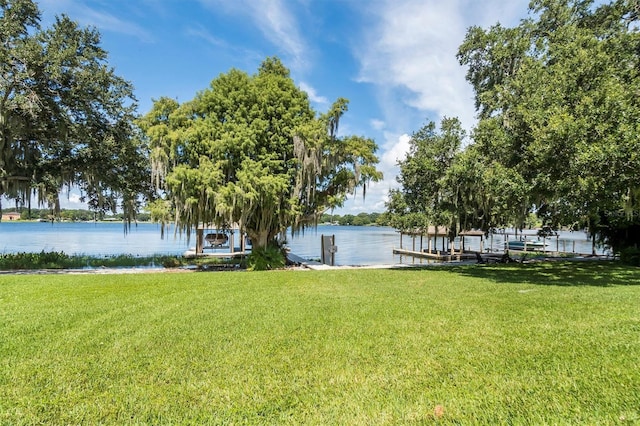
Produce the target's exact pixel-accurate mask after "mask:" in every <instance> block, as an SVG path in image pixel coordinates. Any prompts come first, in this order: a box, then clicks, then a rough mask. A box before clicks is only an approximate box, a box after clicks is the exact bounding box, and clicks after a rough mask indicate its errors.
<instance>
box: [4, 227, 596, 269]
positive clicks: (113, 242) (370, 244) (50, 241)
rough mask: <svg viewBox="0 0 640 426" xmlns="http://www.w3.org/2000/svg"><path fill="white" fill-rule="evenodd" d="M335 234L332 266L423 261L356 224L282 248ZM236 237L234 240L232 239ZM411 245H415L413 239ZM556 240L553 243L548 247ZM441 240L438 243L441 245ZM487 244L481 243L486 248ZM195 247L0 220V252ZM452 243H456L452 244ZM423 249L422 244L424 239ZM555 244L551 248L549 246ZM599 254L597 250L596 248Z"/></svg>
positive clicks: (303, 252) (170, 235)
mask: <svg viewBox="0 0 640 426" xmlns="http://www.w3.org/2000/svg"><path fill="white" fill-rule="evenodd" d="M322 235H334V236H335V243H336V246H337V247H338V251H337V253H336V255H335V262H336V264H337V265H374V264H398V263H420V262H422V263H426V262H427V261H426V260H424V259H422V260H421V259H414V258H413V257H411V256H399V255H394V254H393V249H394V248H399V247H400V235H399V233H398V232H397V231H396V230H395V229H393V228H388V227H369V226H366V227H358V226H330V225H320V226H318V228H317V229H316V230H314V229H308V230H306V231H305V232H304V234H298V235H296V236H295V237H291V236H290V235H288V236H287V246H288V247H289V248H290V250H291V252H292V253H294V254H296V255H298V256H300V257H302V258H306V259H320V256H321V236H322ZM236 241H238V240H237V239H236ZM559 241H560V249H561V250H562V248H563V244H564V247H565V248H566V250H567V251H572V250H573V249H574V248H575V251H576V252H578V253H584V254H588V253H591V242H589V241H587V238H586V235H585V234H584V233H582V232H580V233H569V232H565V233H561V235H560V240H559ZM413 244H414V240H413V239H412V238H411V237H408V236H404V238H403V248H405V249H412V248H413V247H414V245H413ZM415 244H416V245H415V247H416V249H419V241H418V238H416V240H415ZM500 244H503V240H501V237H500V236H495V237H494V246H495V247H500ZM555 244H556V242H555V239H553V241H552V247H554V246H555ZM441 245H442V243H441V240H439V242H438V247H439V246H441ZM487 245H488V243H487V242H486V241H485V247H487ZM194 246H195V233H194V234H192V238H191V241H190V242H187V240H186V237H185V236H180V235H178V236H174V232H173V230H172V229H170V230H169V231H168V232H167V233H166V234H165V236H164V239H163V238H161V233H160V226H159V225H157V224H150V223H141V224H138V225H137V226H136V225H132V227H131V229H130V230H129V232H128V233H126V234H125V233H124V227H123V225H122V223H120V222H117V223H104V222H100V223H93V222H91V223H88V222H87V223H72V222H62V223H49V222H0V253H17V252H32V253H36V252H41V251H46V252H48V251H62V252H64V253H67V254H80V255H91V256H103V255H104V256H108V255H114V254H131V255H136V256H151V255H154V254H175V255H180V254H182V253H184V252H185V251H186V250H188V249H189V248H192V247H194ZM465 246H466V247H467V248H469V249H471V250H479V239H478V238H468V239H467V240H466V243H465ZM456 247H457V244H456ZM423 248H427V243H426V241H423ZM554 248H555V247H554ZM598 253H602V250H598Z"/></svg>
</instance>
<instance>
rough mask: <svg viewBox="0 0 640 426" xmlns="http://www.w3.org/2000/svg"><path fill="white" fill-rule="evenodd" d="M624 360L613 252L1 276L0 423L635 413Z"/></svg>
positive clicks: (633, 342)
mask: <svg viewBox="0 0 640 426" xmlns="http://www.w3.org/2000/svg"><path fill="white" fill-rule="evenodd" d="M639 360H640V269H638V268H629V267H623V266H620V265H618V264H616V263H613V262H609V263H587V262H585V263H546V264H544V263H543V264H532V265H495V266H494V265H484V266H470V267H459V268H432V269H423V270H418V269H401V270H332V271H320V272H311V271H305V272H302V271H275V272H260V273H254V272H243V273H237V272H215V273H176V274H172V273H164V274H163V273H157V274H136V275H129V274H123V275H102V274H100V275H81V276H78V275H0V424H10V425H20V424H99V423H103V424H203V423H208V424H322V425H325V424H432V423H434V422H438V423H441V424H465V425H466V424H605V425H606V424H621V423H628V424H637V423H640V369H639V368H638V363H639ZM436 406H442V407H443V408H444V414H443V415H442V417H437V416H436V414H435V411H434V410H435V407H436Z"/></svg>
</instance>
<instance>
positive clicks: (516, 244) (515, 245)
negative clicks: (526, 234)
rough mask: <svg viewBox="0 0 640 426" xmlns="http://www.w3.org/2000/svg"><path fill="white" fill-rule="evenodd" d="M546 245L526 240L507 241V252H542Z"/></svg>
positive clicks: (542, 242) (538, 241)
mask: <svg viewBox="0 0 640 426" xmlns="http://www.w3.org/2000/svg"><path fill="white" fill-rule="evenodd" d="M546 246H547V244H546V243H545V242H544V241H540V240H533V239H530V238H526V239H523V240H512V241H507V248H508V249H509V250H544V249H545V247H546Z"/></svg>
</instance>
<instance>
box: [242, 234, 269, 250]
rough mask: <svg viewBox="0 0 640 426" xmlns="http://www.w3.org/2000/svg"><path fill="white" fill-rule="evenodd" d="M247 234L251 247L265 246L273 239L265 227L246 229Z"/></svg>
mask: <svg viewBox="0 0 640 426" xmlns="http://www.w3.org/2000/svg"><path fill="white" fill-rule="evenodd" d="M247 235H248V236H249V238H251V247H252V249H254V250H255V249H257V248H266V247H267V246H268V245H269V243H270V242H271V240H272V239H273V237H272V235H271V232H269V230H266V229H262V230H256V229H247Z"/></svg>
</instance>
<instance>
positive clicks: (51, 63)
mask: <svg viewBox="0 0 640 426" xmlns="http://www.w3.org/2000/svg"><path fill="white" fill-rule="evenodd" d="M39 22H40V13H39V11H38V8H37V5H36V3H35V2H33V1H32V0H0V200H1V199H2V198H8V199H11V200H15V202H16V203H17V204H19V205H24V204H30V202H31V199H32V196H34V195H35V196H36V197H37V200H38V202H39V203H40V204H46V205H49V206H51V207H53V208H55V209H56V210H57V209H59V198H60V195H61V193H62V191H63V189H64V188H67V189H68V188H71V187H74V188H78V189H79V190H80V191H81V194H82V199H83V200H84V201H86V202H87V203H88V205H89V206H90V207H91V208H92V209H95V210H115V209H116V208H118V207H120V208H122V210H123V211H124V214H125V217H126V218H127V219H129V220H130V219H131V218H133V217H134V216H135V213H136V211H137V209H138V204H139V194H140V193H143V192H145V191H146V189H147V187H148V186H149V185H148V182H149V179H148V177H147V174H148V161H147V158H146V156H145V149H144V146H143V145H141V142H140V139H139V138H136V137H135V128H134V125H133V122H134V118H135V117H134V113H135V109H136V102H135V99H134V96H133V87H132V86H131V84H130V83H129V82H127V81H125V80H123V79H122V78H120V77H118V76H117V75H116V74H115V72H114V70H113V69H112V68H111V67H109V65H108V63H107V53H106V52H105V51H104V50H103V49H102V48H101V47H100V34H99V33H98V31H97V30H95V29H94V28H81V27H79V26H78V25H77V24H76V23H75V22H74V21H72V20H71V19H70V18H69V17H67V16H61V17H57V18H56V20H55V22H54V24H53V25H52V26H51V27H50V28H46V29H42V28H41V27H40V24H39Z"/></svg>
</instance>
